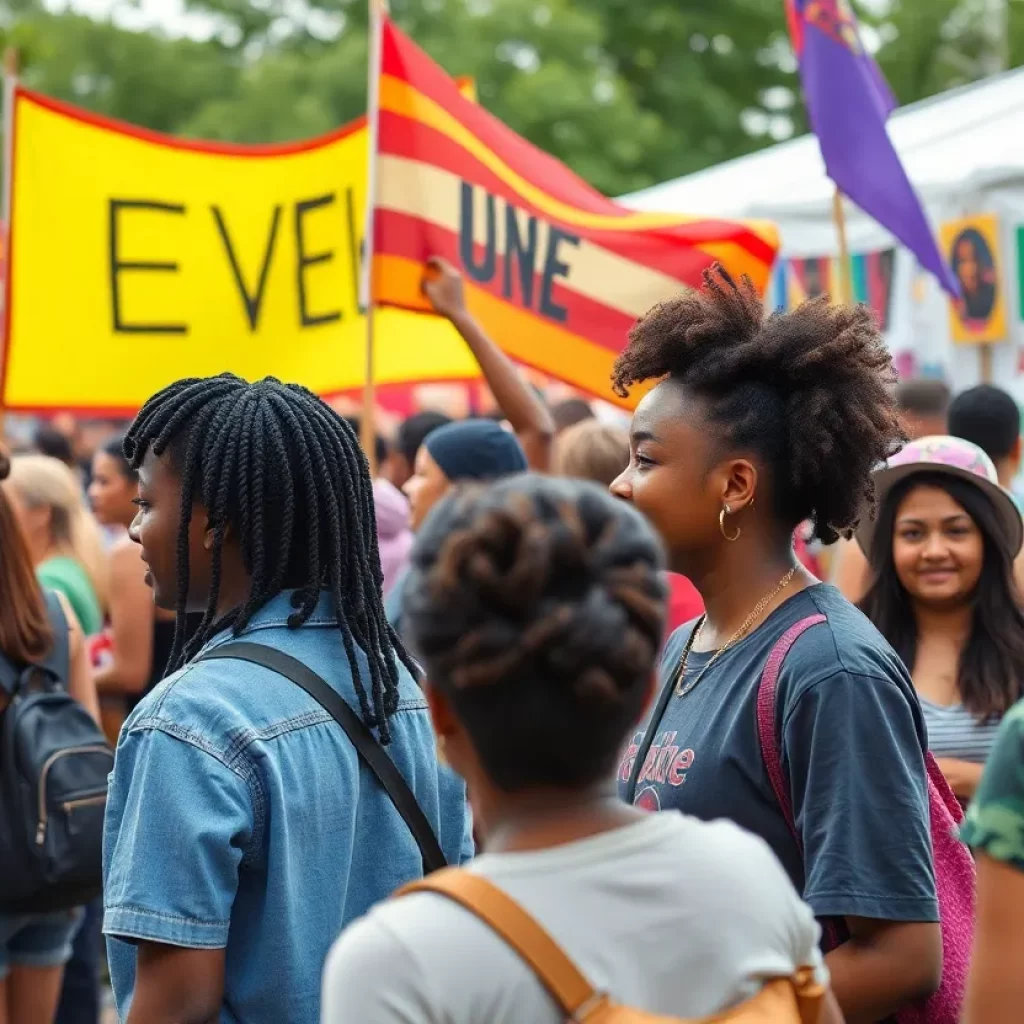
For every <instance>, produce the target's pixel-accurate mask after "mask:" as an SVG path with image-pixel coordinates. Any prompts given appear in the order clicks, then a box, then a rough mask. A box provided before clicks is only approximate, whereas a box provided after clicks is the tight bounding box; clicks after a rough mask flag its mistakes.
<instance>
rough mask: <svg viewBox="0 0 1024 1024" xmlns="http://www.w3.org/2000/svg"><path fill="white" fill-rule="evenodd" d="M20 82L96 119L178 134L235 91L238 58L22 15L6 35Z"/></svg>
mask: <svg viewBox="0 0 1024 1024" xmlns="http://www.w3.org/2000/svg"><path fill="white" fill-rule="evenodd" d="M10 41H11V43H12V44H13V45H15V46H17V47H18V51H19V58H20V63H21V65H22V69H21V72H20V76H19V77H20V79H21V81H22V82H23V83H24V84H25V85H26V86H28V87H30V88H33V89H38V90H39V91H41V92H45V93H46V94H48V95H50V96H55V97H56V98H58V99H63V100H67V101H69V102H71V103H77V104H79V105H81V106H83V107H86V108H87V109H89V110H92V111H95V112H96V113H100V114H106V115H108V116H111V117H118V118H122V119H124V120H126V121H130V122H132V123H133V124H137V125H142V126H143V127H146V128H151V129H154V130H156V131H164V132H177V131H178V130H179V129H180V127H181V125H182V124H183V123H184V122H186V121H187V120H188V118H189V117H190V116H192V115H193V114H194V113H197V112H198V111H199V110H200V109H202V108H203V107H204V106H205V105H206V104H208V103H210V102H211V101H212V100H215V99H216V98H217V97H218V96H225V95H233V94H234V93H235V91H236V90H237V88H238V80H239V78H240V67H239V63H238V58H237V56H236V55H235V54H233V53H232V52H230V51H228V50H226V49H225V48H224V47H223V46H221V45H220V44H218V43H216V42H213V41H211V42H195V41H193V40H191V39H169V38H167V37H165V36H162V35H158V34H155V33H146V32H132V31H129V30H127V29H122V28H118V27H116V26H115V25H113V24H111V23H110V22H107V21H96V20H93V19H92V18H88V17H85V16H83V15H78V14H73V13H70V12H65V13H61V14H53V13H49V12H47V11H44V10H40V9H36V10H34V11H30V12H27V13H26V14H25V15H24V16H23V17H22V18H20V19H19V20H18V22H17V24H16V25H15V26H14V27H13V28H12V29H11V31H10Z"/></svg>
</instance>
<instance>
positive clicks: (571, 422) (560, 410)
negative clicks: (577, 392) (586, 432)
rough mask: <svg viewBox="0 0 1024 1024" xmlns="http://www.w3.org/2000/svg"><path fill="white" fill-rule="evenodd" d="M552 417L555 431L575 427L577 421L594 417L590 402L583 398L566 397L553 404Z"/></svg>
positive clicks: (558, 431) (559, 431)
mask: <svg viewBox="0 0 1024 1024" xmlns="http://www.w3.org/2000/svg"><path fill="white" fill-rule="evenodd" d="M551 418H552V419H553V420H554V421H555V432H556V433H558V434H560V433H561V432H562V431H563V430H568V429H569V428H570V427H574V426H575V425H576V424H577V423H582V422H584V420H592V419H593V418H594V410H593V408H592V407H591V405H590V403H589V402H587V401H586V400H584V399H582V398H566V399H563V400H562V401H561V402H556V403H555V404H554V405H553V406H551Z"/></svg>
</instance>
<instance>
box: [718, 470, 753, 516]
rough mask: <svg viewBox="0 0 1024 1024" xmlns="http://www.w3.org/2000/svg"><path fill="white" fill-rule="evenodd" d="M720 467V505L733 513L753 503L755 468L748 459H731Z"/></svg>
mask: <svg viewBox="0 0 1024 1024" xmlns="http://www.w3.org/2000/svg"><path fill="white" fill-rule="evenodd" d="M722 469H723V474H722V505H723V506H726V505H728V506H729V508H730V510H731V512H732V514H733V515H735V514H736V513H737V512H742V511H743V509H745V508H747V507H749V506H750V505H753V503H754V495H755V494H756V493H757V468H756V467H755V466H754V464H753V463H752V462H750V461H749V459H732V460H731V461H730V462H728V463H726V464H725V465H724V466H723V467H722Z"/></svg>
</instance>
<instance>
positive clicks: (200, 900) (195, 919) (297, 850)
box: [103, 374, 472, 1024]
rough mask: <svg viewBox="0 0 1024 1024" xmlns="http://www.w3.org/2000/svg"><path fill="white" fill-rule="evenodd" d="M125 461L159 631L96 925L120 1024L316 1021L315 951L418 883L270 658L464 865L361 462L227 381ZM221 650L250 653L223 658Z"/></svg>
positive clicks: (180, 395) (276, 399)
mask: <svg viewBox="0 0 1024 1024" xmlns="http://www.w3.org/2000/svg"><path fill="white" fill-rule="evenodd" d="M124 454H125V457H126V459H127V460H128V463H129V465H130V467H131V468H132V470H134V471H136V472H137V473H138V484H139V486H138V497H137V499H136V501H137V505H138V515H137V516H136V517H135V521H134V522H133V523H132V526H131V529H130V535H131V538H132V540H134V541H135V542H136V543H137V544H138V545H139V549H140V552H141V557H142V561H143V562H144V563H145V568H146V574H145V575H146V581H147V582H148V583H149V585H150V586H151V587H152V589H153V599H154V600H155V602H156V604H157V606H158V607H160V608H163V609H165V610H168V611H173V612H175V625H176V629H175V637H174V643H173V647H172V649H171V653H170V656H169V659H168V663H169V668H170V672H171V674H170V675H169V676H168V677H167V678H166V679H165V680H163V682H161V683H160V684H159V685H158V686H157V687H156V688H155V689H153V690H152V691H150V692H149V693H148V694H146V696H145V697H143V699H142V701H141V703H140V704H139V705H138V706H137V707H136V708H135V709H134V710H133V711H132V713H131V714H130V715H129V717H128V719H127V720H126V722H125V724H124V727H123V728H122V730H121V735H120V739H119V740H118V744H117V753H116V759H115V762H114V772H113V775H112V776H111V780H110V791H109V800H108V804H107V816H106V826H105V834H104V844H103V847H104V848H103V853H104V858H103V859H104V899H105V914H104V920H103V929H104V932H105V934H106V935H107V937H108V953H109V955H108V960H109V964H110V978H111V984H112V987H113V990H114V997H115V999H116V1001H117V1009H118V1016H119V1019H120V1020H122V1021H124V1024H181V1022H183V1021H213V1020H216V1021H228V1020H231V1021H246V1022H252V1024H270V1022H274V1024H277V1022H284V1021H287V1022H288V1024H317V1022H318V1021H319V1018H320V974H321V968H322V966H323V961H324V958H325V957H326V956H327V953H328V951H329V949H330V946H331V943H332V942H333V941H334V940H335V938H336V937H337V935H338V933H339V932H340V931H341V929H342V928H343V927H344V925H345V924H347V923H348V922H349V921H350V920H352V919H353V918H355V917H358V916H359V915H360V914H363V913H365V912H366V910H367V909H368V908H369V907H370V906H372V905H373V904H374V903H375V902H377V901H378V900H381V899H383V898H384V897H386V896H387V895H388V894H389V893H391V892H392V891H393V890H394V888H395V887H396V886H398V885H401V884H403V883H405V882H408V881H410V880H412V879H414V878H419V877H421V876H422V874H423V869H424V855H423V853H421V849H420V846H419V843H418V841H417V840H416V839H415V838H414V836H413V833H412V831H411V829H410V827H409V826H408V825H407V824H406V823H405V821H404V820H403V817H402V815H401V814H400V813H399V811H398V809H397V807H396V806H395V805H394V803H392V801H391V799H390V798H389V796H388V795H387V793H386V792H385V791H384V788H383V787H382V786H381V785H380V784H379V783H378V782H377V780H376V778H375V777H374V775H373V773H372V772H371V770H370V768H369V767H368V765H367V764H366V763H365V762H364V760H363V759H362V758H361V756H360V755H359V754H358V753H357V750H356V747H355V746H354V745H353V742H352V741H351V740H350V739H349V734H348V733H347V730H343V729H342V727H341V726H340V725H339V724H338V723H337V722H336V721H335V719H334V718H333V717H332V715H331V714H330V713H329V712H328V710H327V707H326V706H325V705H323V704H321V702H320V700H319V699H314V697H313V696H312V695H311V693H310V692H309V691H307V690H306V689H305V688H300V685H298V683H297V681H293V678H292V677H291V676H287V675H285V674H282V671H283V670H282V668H281V663H282V656H284V662H285V664H284V668H285V669H286V668H287V665H288V659H289V658H290V659H291V660H292V662H296V661H297V662H299V666H298V667H299V669H300V671H301V670H303V669H305V670H306V671H307V672H312V673H315V674H316V675H318V676H320V677H321V679H320V687H319V688H320V689H321V690H322V689H323V688H327V689H328V690H330V691H333V692H334V693H335V694H336V695H337V697H338V698H340V699H341V700H342V701H343V702H344V703H346V704H348V705H349V709H350V712H351V713H352V715H353V716H355V717H358V718H359V719H361V721H362V725H363V727H364V733H365V734H366V735H367V736H368V737H369V733H370V731H371V730H372V733H373V735H374V737H375V738H376V740H377V741H378V743H379V745H380V746H381V747H382V748H386V749H385V750H379V751H378V753H379V754H380V753H386V754H387V755H388V756H390V758H391V759H392V761H393V762H394V765H395V767H396V768H397V769H398V771H399V772H401V774H402V775H403V776H404V777H405V779H406V780H407V781H408V786H409V789H410V790H411V791H412V794H413V797H414V798H415V800H416V801H417V802H418V803H419V804H420V806H421V809H422V815H423V817H424V818H425V819H426V821H425V827H426V828H428V829H432V830H433V831H434V833H435V834H436V836H437V842H438V843H439V845H440V847H441V851H442V852H443V854H444V858H445V860H446V861H448V862H449V863H452V862H457V861H458V860H459V859H460V858H462V857H464V856H468V855H469V854H470V853H471V852H472V845H471V842H470V822H469V814H468V811H467V807H466V798H465V787H464V785H463V783H462V781H461V780H459V779H456V778H455V777H454V775H453V774H452V773H450V772H448V771H447V770H444V769H442V768H440V766H439V764H438V758H437V750H436V745H435V741H434V736H433V734H432V731H431V727H430V719H429V715H428V711H427V706H426V702H425V701H424V699H423V694H422V691H421V690H420V688H419V686H418V685H417V684H416V682H415V680H414V678H413V675H412V673H411V671H410V669H412V668H413V667H414V666H413V662H412V659H411V658H410V657H409V655H408V654H407V653H406V652H405V649H404V648H403V646H402V643H401V641H400V640H399V639H398V637H397V636H396V635H395V633H394V632H393V631H392V630H391V629H390V628H389V627H388V624H387V620H386V619H385V616H384V606H383V599H382V597H381V587H382V582H383V574H382V571H381V566H380V559H379V557H378V550H377V530H376V523H375V520H374V511H373V492H372V490H371V483H370V473H369V467H368V465H367V461H366V457H365V455H364V454H363V452H362V450H361V449H360V447H359V439H358V437H357V436H356V434H355V431H354V430H353V429H352V427H351V426H350V425H349V424H348V423H346V422H345V420H343V419H342V418H341V417H340V416H338V415H337V413H335V412H334V411H333V410H332V409H331V408H330V407H329V406H328V405H326V404H325V403H324V402H322V401H321V400H320V399H319V398H317V397H316V395H314V394H312V392H310V391H308V390H306V389H305V388H302V387H300V386H298V385H295V384H282V383H281V382H280V381H278V380H275V379H274V378H272V377H268V378H266V379H264V380H261V381H257V382H256V383H253V384H249V383H247V382H246V381H244V380H242V379H240V378H239V377H236V376H233V375H232V374H222V375H220V376H218V377H209V378H205V379H189V380H181V381H178V382H176V383H174V384H171V385H169V386H168V387H166V388H164V389H163V390H162V391H160V392H158V393H157V394H156V395H154V396H153V397H152V398H151V399H150V400H149V401H148V402H147V403H146V404H145V405H144V406H143V408H142V411H141V412H140V413H139V415H138V416H137V417H136V419H135V422H134V423H133V424H132V426H131V428H130V429H129V431H128V433H127V435H126V437H125V442H124ZM141 568H142V566H140V570H141ZM190 614H191V615H198V616H199V621H198V622H195V621H194V620H193V622H192V624H191V625H190V623H189V616H190ZM238 638H244V640H245V641H246V642H247V643H248V644H251V645H255V646H258V647H262V648H265V649H266V650H267V654H265V655H263V660H262V661H258V662H257V663H255V664H254V663H252V662H251V661H249V660H245V655H244V653H240V652H239V649H238V648H237V647H236V648H234V649H233V650H232V649H231V648H230V647H227V648H226V647H225V645H230V644H231V642H232V641H233V640H236V639H238ZM257 653H258V652H257ZM275 656H276V657H275ZM267 659H269V661H270V663H269V664H268V663H267ZM307 678H308V677H307ZM370 739H371V742H372V737H371V738H370Z"/></svg>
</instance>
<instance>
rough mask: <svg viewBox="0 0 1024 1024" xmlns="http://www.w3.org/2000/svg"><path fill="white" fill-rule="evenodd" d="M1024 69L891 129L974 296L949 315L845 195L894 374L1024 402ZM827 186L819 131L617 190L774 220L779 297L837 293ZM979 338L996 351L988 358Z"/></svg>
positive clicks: (903, 111)
mask: <svg viewBox="0 0 1024 1024" xmlns="http://www.w3.org/2000/svg"><path fill="white" fill-rule="evenodd" d="M1021 110H1024V69H1019V70H1016V71H1011V72H1007V73H1005V74H1002V75H999V76H996V77H993V78H989V79H987V80H985V81H983V82H979V83H976V84H973V85H968V86H964V87H962V88H960V89H955V90H952V91H950V92H946V93H943V94H942V95H940V96H936V97H933V98H932V99H929V100H924V101H922V102H920V103H915V104H912V105H909V106H906V107H903V108H900V109H898V110H896V111H895V112H894V113H893V114H892V115H891V117H890V118H889V122H888V127H889V134H890V137H891V139H892V141H893V144H894V145H895V148H896V150H897V151H898V153H899V156H900V158H901V160H902V162H903V166H904V167H905V168H906V171H907V174H908V175H909V177H910V180H911V181H912V182H913V183H914V186H915V187H916V189H917V191H918V194H919V195H920V197H921V200H922V202H923V204H924V206H925V208H926V210H927V213H928V216H929V217H930V219H931V221H932V224H933V225H934V227H935V229H936V233H937V235H938V238H939V241H940V244H941V245H942V247H943V251H944V252H945V254H946V255H947V258H949V259H950V261H951V263H952V265H953V269H954V271H955V272H956V274H957V276H958V278H959V279H960V283H961V287H965V285H966V289H965V290H966V291H967V292H968V295H967V301H966V306H965V309H964V312H963V315H962V316H961V315H959V314H957V312H956V311H955V310H954V309H953V307H952V305H951V303H950V302H949V300H948V299H947V297H946V295H945V294H944V293H943V292H942V290H941V289H940V287H939V284H938V282H937V281H936V280H935V278H934V277H932V276H931V275H929V274H926V273H924V272H922V271H921V269H920V268H919V266H918V265H917V262H916V260H915V259H914V257H913V255H912V254H911V253H910V252H908V251H907V250H906V249H903V248H901V247H899V246H897V245H896V244H895V243H894V240H893V238H892V236H891V235H890V234H888V233H887V232H886V231H885V230H884V229H883V228H882V227H880V226H879V225H878V223H877V222H876V221H874V220H873V219H871V218H869V217H867V216H866V215H864V214H863V213H861V212H860V211H859V210H858V209H856V207H854V205H853V204H852V203H851V202H849V201H846V202H845V203H844V208H845V220H846V233H847V240H848V245H849V251H850V253H851V261H850V262H851V276H852V285H853V297H854V298H855V299H857V300H858V301H863V302H867V303H869V304H870V305H871V306H872V308H873V309H874V310H875V311H876V313H877V314H878V316H879V318H880V320H881V322H882V324H883V326H884V327H885V330H886V333H887V337H888V339H889V343H890V346H891V348H892V351H893V353H894V356H895V357H896V361H897V365H898V367H899V369H900V372H901V374H903V375H905V376H912V375H915V376H916V375H921V376H941V377H944V378H945V379H947V380H948V381H949V382H950V384H951V385H952V386H954V387H955V388H957V389H960V388H963V387H968V386H970V385H972V384H975V383H978V382H979V380H981V379H982V377H983V376H990V379H991V381H992V382H993V383H998V384H1000V385H1001V386H1003V387H1007V388H1009V389H1010V390H1011V391H1012V392H1013V393H1014V395H1015V397H1016V398H1017V400H1018V401H1019V402H1024V314H1022V310H1024V300H1022V292H1024V132H1022V131H1021V124H1020V111H1021ZM833 198H834V186H833V184H832V182H831V181H830V180H829V179H828V178H827V177H826V175H825V169H824V165H823V163H822V159H821V154H820V151H819V146H818V140H817V139H816V138H815V137H814V136H813V135H805V136H802V137H800V138H797V139H793V140H791V141H788V142H783V143H779V144H777V145H774V146H771V147H770V148H768V149H764V150H761V151H760V152H758V153H753V154H751V155H750V156H746V157H741V158H739V159H736V160H731V161H728V162H727V163H724V164H721V165H719V166H717V167H712V168H709V169H708V170H705V171H700V172H698V173H696V174H690V175H687V176H685V177H682V178H678V179H676V180H674V181H669V182H665V183H664V184H662V185H658V186H655V187H654V188H650V189H647V190H645V191H643V192H638V193H635V194H633V195H631V196H627V197H625V198H624V199H623V202H625V203H626V204H627V205H631V206H633V207H635V208H637V209H642V210H647V209H650V210H655V209H657V210H670V211H671V210H678V211H682V210H685V211H687V212H688V213H692V214H697V215H699V214H701V213H707V214H710V213H712V212H713V213H715V214H718V215H720V216H728V217H743V218H747V217H751V218H764V219H767V220H771V221H774V222H775V223H776V224H777V225H778V227H779V232H780V237H781V250H780V259H779V261H778V263H777V265H776V267H775V273H774V277H773V280H772V284H771V286H770V295H771V297H772V298H773V300H774V302H775V304H776V305H777V306H781V307H786V308H788V307H790V306H792V305H793V304H794V303H796V302H798V301H800V300H801V299H802V298H804V297H805V296H808V295H816V294H820V293H821V292H826V291H827V292H832V293H833V294H839V293H840V289H839V288H838V287H837V283H838V274H839V267H838V260H837V258H836V257H837V254H838V252H839V242H838V236H837V230H836V223H835V219H834V209H833V206H834V204H833ZM986 346H990V354H989V355H987V356H984V357H983V356H982V352H983V350H984V348H985V347H986Z"/></svg>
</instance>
